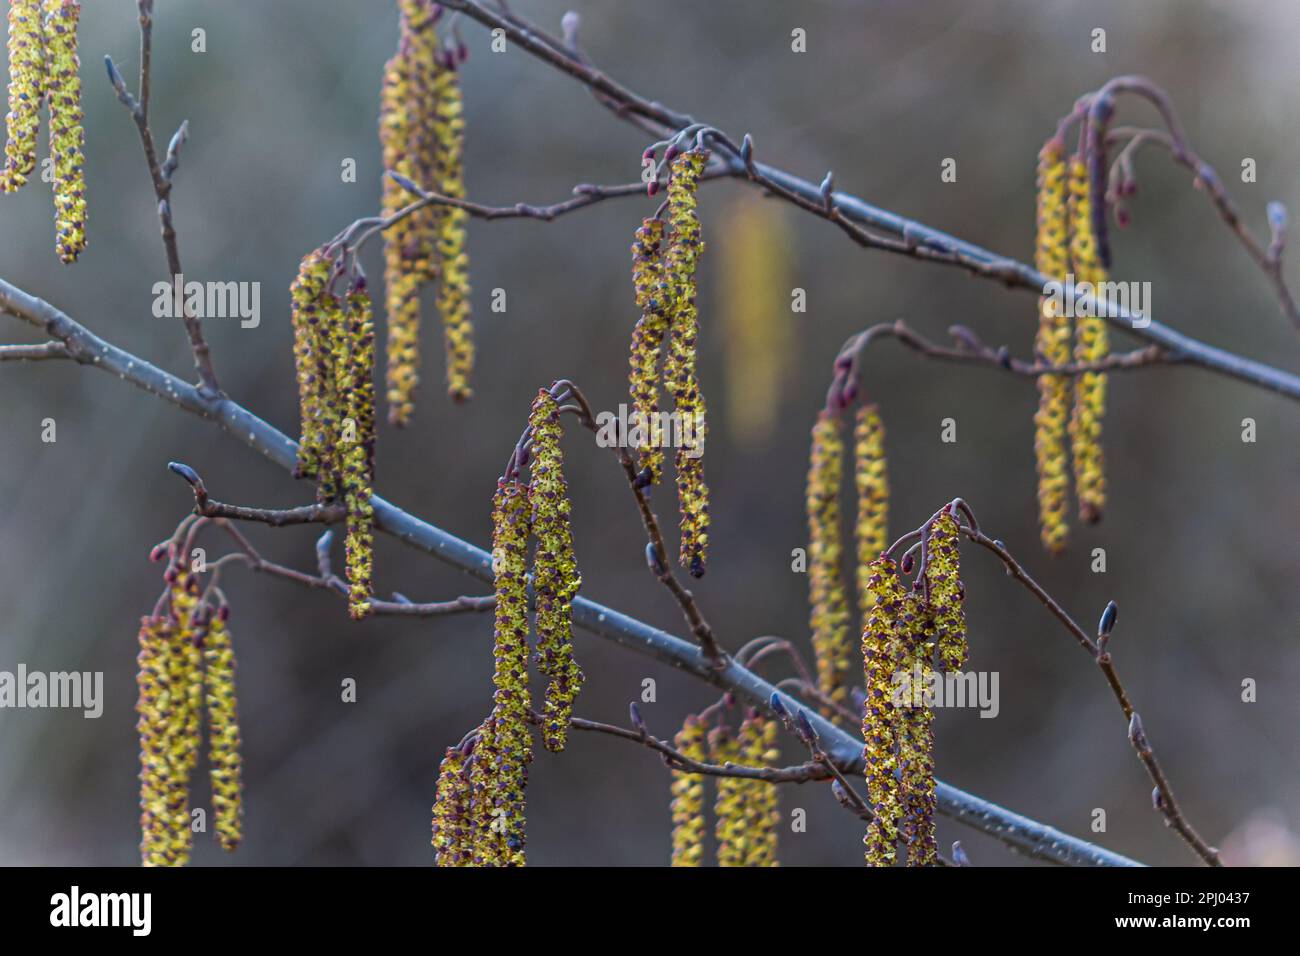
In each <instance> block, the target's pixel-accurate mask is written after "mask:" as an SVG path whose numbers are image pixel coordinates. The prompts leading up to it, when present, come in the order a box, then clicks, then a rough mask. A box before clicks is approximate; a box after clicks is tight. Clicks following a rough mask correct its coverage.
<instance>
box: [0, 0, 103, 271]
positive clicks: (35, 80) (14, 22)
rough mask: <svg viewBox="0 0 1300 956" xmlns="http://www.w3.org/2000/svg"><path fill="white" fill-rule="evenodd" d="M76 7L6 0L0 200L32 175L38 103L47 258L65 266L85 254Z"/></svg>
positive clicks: (53, 0) (70, 1)
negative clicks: (49, 188) (46, 120)
mask: <svg viewBox="0 0 1300 956" xmlns="http://www.w3.org/2000/svg"><path fill="white" fill-rule="evenodd" d="M80 17H81V4H80V3H78V2H77V0H44V2H43V3H42V0H10V2H9V112H8V114H7V115H6V116H5V128H6V134H7V135H6V140H5V161H4V168H3V170H0V192H7V193H8V192H16V191H17V190H18V189H19V188H20V187H21V186H23V184H25V183H26V182H27V180H28V177H30V176H31V175H32V173H33V172H34V171H35V169H36V138H37V135H38V134H39V133H40V126H41V119H40V111H41V103H42V102H44V103H46V104H48V106H49V114H50V156H51V158H52V159H53V167H54V168H53V178H54V229H55V250H56V251H57V252H58V254H59V259H60V260H62V261H63V262H65V263H70V262H75V261H76V258H77V256H78V255H80V253H81V250H82V249H84V248H86V173H85V168H84V167H85V156H84V154H83V148H84V146H85V133H84V131H83V129H82V126H81V122H82V118H83V117H82V112H81V73H80V69H81V61H80V60H79V59H78V58H77V22H78V20H79V19H80Z"/></svg>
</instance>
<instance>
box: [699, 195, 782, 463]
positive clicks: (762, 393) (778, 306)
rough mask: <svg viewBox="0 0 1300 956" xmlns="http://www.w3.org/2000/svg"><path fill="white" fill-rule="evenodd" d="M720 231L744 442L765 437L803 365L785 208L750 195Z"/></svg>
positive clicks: (730, 381)
mask: <svg viewBox="0 0 1300 956" xmlns="http://www.w3.org/2000/svg"><path fill="white" fill-rule="evenodd" d="M721 218H722V225H721V227H720V228H719V229H718V235H719V237H720V238H719V239H718V243H719V263H720V264H719V271H720V279H721V287H720V289H719V296H718V306H719V308H718V311H719V312H720V313H721V315H720V321H721V323H722V332H723V334H722V346H723V359H724V362H725V364H724V368H725V374H726V383H727V422H728V424H729V425H730V430H731V434H732V437H733V438H734V439H735V440H736V442H737V444H739V445H742V446H747V447H754V446H758V445H761V444H762V443H763V442H765V441H766V440H767V439H768V437H769V436H770V435H771V433H772V428H773V425H774V424H775V422H776V411H777V407H778V403H779V402H780V400H781V396H782V395H783V394H788V393H789V392H790V389H791V383H790V381H789V376H790V372H791V369H792V368H793V367H794V366H795V364H796V362H795V359H796V353H795V346H796V345H797V344H798V339H797V338H796V336H795V329H794V321H793V319H794V313H793V312H792V311H791V308H790V288H791V284H790V258H791V250H790V241H789V239H788V238H787V236H788V235H789V233H788V231H787V229H786V225H785V221H784V218H783V216H782V214H781V209H780V206H779V205H778V204H777V203H775V202H772V201H771V200H769V199H762V198H759V197H757V196H753V195H750V194H745V195H743V196H741V197H739V198H737V199H736V200H735V201H734V202H733V203H732V204H731V205H730V206H729V207H728V208H727V209H726V210H725V211H724V213H723V214H722V217H721Z"/></svg>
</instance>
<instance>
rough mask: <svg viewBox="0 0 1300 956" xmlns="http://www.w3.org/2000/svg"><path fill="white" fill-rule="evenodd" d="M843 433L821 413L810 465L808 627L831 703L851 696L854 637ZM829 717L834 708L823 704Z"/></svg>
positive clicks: (819, 686)
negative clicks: (846, 559) (845, 565)
mask: <svg viewBox="0 0 1300 956" xmlns="http://www.w3.org/2000/svg"><path fill="white" fill-rule="evenodd" d="M843 471H844V435H843V433H842V426H841V423H840V420H839V418H838V417H836V416H834V415H831V414H828V413H826V412H822V413H821V414H820V415H819V416H818V418H817V423H816V424H815V425H813V430H812V455H811V460H810V462H809V466H808V489H807V506H808V603H809V606H810V609H809V627H810V629H811V630H812V643H813V653H814V656H815V658H816V664H817V689H818V690H819V691H821V693H822V695H823V696H825V697H827V698H828V699H829V700H830V701H831V702H832V703H835V704H843V703H844V702H845V701H847V700H848V693H849V691H848V682H847V678H848V674H849V670H850V666H851V665H850V657H851V653H852V651H851V648H852V643H851V638H850V629H849V628H850V622H849V604H848V596H847V594H846V591H845V587H844V577H843V572H842V571H841V567H840V565H841V563H842V560H843V550H844V547H843V543H842V540H841V533H840V483H841V479H842V476H843ZM824 712H825V715H826V716H827V717H828V718H833V717H835V716H836V710H835V708H833V707H826V708H825V709H824Z"/></svg>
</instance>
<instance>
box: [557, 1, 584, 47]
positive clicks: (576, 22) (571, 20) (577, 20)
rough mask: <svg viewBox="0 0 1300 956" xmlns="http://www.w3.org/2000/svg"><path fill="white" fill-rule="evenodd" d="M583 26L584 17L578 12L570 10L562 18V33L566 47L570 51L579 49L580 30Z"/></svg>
mask: <svg viewBox="0 0 1300 956" xmlns="http://www.w3.org/2000/svg"><path fill="white" fill-rule="evenodd" d="M580 26H582V17H580V16H578V13H577V11H576V10H570V11H568V12H567V13H565V14H564V16H562V17H560V31H561V33H562V34H563V36H564V45H565V46H567V47H568V48H569V49H570V50H574V51H576V50H577V49H578V28H579V27H580Z"/></svg>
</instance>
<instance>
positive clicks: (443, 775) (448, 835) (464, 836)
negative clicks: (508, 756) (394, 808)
mask: <svg viewBox="0 0 1300 956" xmlns="http://www.w3.org/2000/svg"><path fill="white" fill-rule="evenodd" d="M436 789H437V792H436V796H435V797H434V801H433V851H434V863H435V865H437V866H466V865H468V864H469V862H470V857H469V849H468V848H469V844H470V835H469V817H470V806H469V799H470V793H469V780H468V778H467V776H466V773H465V754H464V753H463V752H462V751H461V749H460V748H459V747H449V748H447V752H446V754H445V755H444V756H443V758H442V764H441V765H440V767H439V771H438V785H437V788H436Z"/></svg>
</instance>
